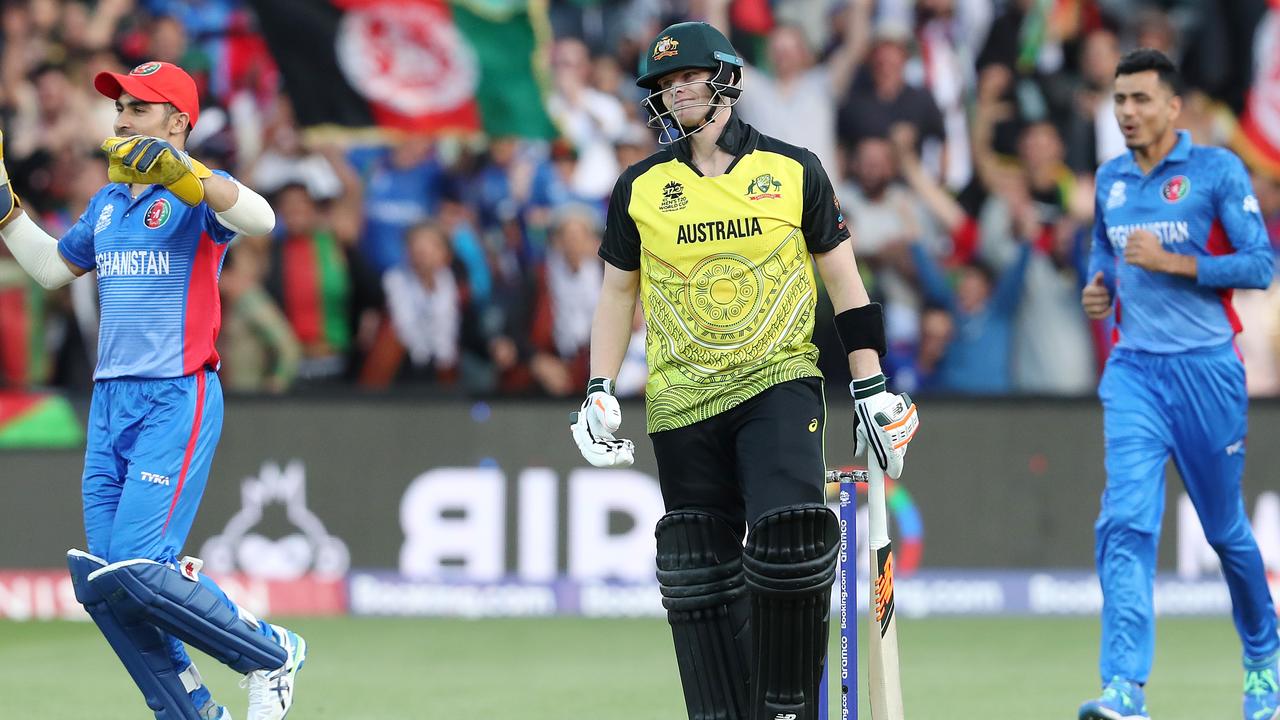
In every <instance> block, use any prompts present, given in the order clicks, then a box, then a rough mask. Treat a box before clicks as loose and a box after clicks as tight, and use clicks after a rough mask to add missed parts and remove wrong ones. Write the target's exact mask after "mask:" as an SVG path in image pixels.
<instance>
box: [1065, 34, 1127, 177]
mask: <svg viewBox="0 0 1280 720" xmlns="http://www.w3.org/2000/svg"><path fill="white" fill-rule="evenodd" d="M1080 56H1081V57H1080V75H1081V77H1080V83H1079V86H1078V87H1077V89H1076V91H1075V93H1074V96H1075V97H1074V100H1075V102H1074V103H1073V104H1072V108H1071V115H1070V117H1069V118H1068V119H1067V120H1066V123H1065V129H1064V134H1065V136H1066V139H1067V148H1068V153H1067V164H1068V165H1069V166H1070V167H1071V169H1072V170H1074V171H1075V172H1077V173H1081V174H1088V173H1092V172H1093V171H1094V169H1095V168H1097V167H1098V166H1099V165H1101V164H1102V163H1104V162H1106V161H1108V160H1110V159H1111V158H1113V157H1116V156H1117V155H1121V154H1123V153H1125V152H1127V150H1126V149H1125V146H1124V136H1123V135H1121V134H1120V126H1119V125H1118V124H1117V123H1116V118H1115V103H1114V102H1113V101H1112V99H1111V84H1112V81H1113V79H1114V77H1115V72H1116V63H1118V62H1120V39H1119V38H1118V37H1116V34H1115V33H1114V32H1112V31H1111V30H1108V29H1106V28H1099V29H1097V30H1094V31H1093V32H1090V33H1089V34H1088V35H1086V36H1085V39H1084V44H1083V47H1082V48H1081V51H1080Z"/></svg>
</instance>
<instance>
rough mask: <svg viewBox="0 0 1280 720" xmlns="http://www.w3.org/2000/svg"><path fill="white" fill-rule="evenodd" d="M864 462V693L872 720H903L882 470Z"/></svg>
mask: <svg viewBox="0 0 1280 720" xmlns="http://www.w3.org/2000/svg"><path fill="white" fill-rule="evenodd" d="M867 459H868V460H869V462H868V463H867V465H868V466H869V467H868V468H867V546H868V547H869V548H870V555H871V582H870V586H871V602H870V604H869V605H868V608H869V610H868V612H867V618H868V624H869V626H870V628H869V629H870V631H871V632H870V633H869V634H868V636H867V660H868V663H869V665H870V667H869V669H868V671H867V677H868V685H867V694H868V695H869V697H870V701H871V717H872V718H873V720H903V718H904V717H905V716H904V715H903V712H902V678H901V676H900V674H899V672H898V618H897V616H896V615H895V614H894V607H893V543H892V542H890V541H889V519H888V511H887V507H886V505H885V490H884V470H883V469H882V468H881V467H880V464H879V463H877V462H876V459H875V457H874V456H871V457H868V458H867Z"/></svg>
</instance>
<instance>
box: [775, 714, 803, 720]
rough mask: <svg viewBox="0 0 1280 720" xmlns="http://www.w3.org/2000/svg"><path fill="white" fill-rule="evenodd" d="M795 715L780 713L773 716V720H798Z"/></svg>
mask: <svg viewBox="0 0 1280 720" xmlns="http://www.w3.org/2000/svg"><path fill="white" fill-rule="evenodd" d="M796 717H797V716H796V714H795V713H778V714H777V715H774V716H773V720H796Z"/></svg>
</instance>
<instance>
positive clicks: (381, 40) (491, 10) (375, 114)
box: [250, 0, 557, 138]
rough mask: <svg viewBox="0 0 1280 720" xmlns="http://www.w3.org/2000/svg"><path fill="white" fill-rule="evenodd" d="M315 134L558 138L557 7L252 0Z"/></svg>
mask: <svg viewBox="0 0 1280 720" xmlns="http://www.w3.org/2000/svg"><path fill="white" fill-rule="evenodd" d="M250 4H251V5H252V6H253V7H254V9H255V11H256V12H257V15H258V21H259V25H260V26H261V28H262V32H263V35H264V36H265V37H266V40H267V45H268V46H269V47H270V48H271V53H272V55H273V56H274V57H275V60H276V63H277V64H278V65H279V66H280V71H281V73H282V75H283V76H284V86H285V90H286V91H287V92H288V94H289V97H290V98H291V99H292V101H293V107H294V113H295V114H296V116H297V118H298V122H299V124H300V125H302V126H303V127H304V128H309V129H315V128H326V127H327V129H332V128H333V127H334V126H337V127H338V128H345V129H368V128H383V129H391V130H400V131H405V132H412V133H425V134H436V133H454V132H464V133H466V132H476V131H479V130H483V131H484V132H486V133H488V134H489V135H490V136H494V137H497V136H504V135H518V136H524V137H541V138H551V137H554V136H555V135H557V131H556V128H555V126H554V125H553V124H552V123H551V120H550V118H549V117H548V116H547V113H546V109H545V106H544V98H543V92H542V87H543V85H544V84H545V79H546V71H545V68H543V67H542V65H543V64H544V60H543V58H545V57H546V53H545V52H544V50H545V48H544V47H543V45H544V43H546V42H548V41H549V40H550V35H551V31H550V25H549V23H548V22H547V18H546V0H250Z"/></svg>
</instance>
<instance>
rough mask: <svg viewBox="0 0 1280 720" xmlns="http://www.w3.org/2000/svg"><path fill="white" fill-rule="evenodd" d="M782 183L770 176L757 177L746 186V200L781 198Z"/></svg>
mask: <svg viewBox="0 0 1280 720" xmlns="http://www.w3.org/2000/svg"><path fill="white" fill-rule="evenodd" d="M781 190H782V183H780V182H778V181H777V180H774V179H773V176H772V175H768V174H765V175H758V176H756V179H754V180H752V181H751V184H749V185H747V198H748V199H750V200H763V199H765V198H780V197H782V192H781Z"/></svg>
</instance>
